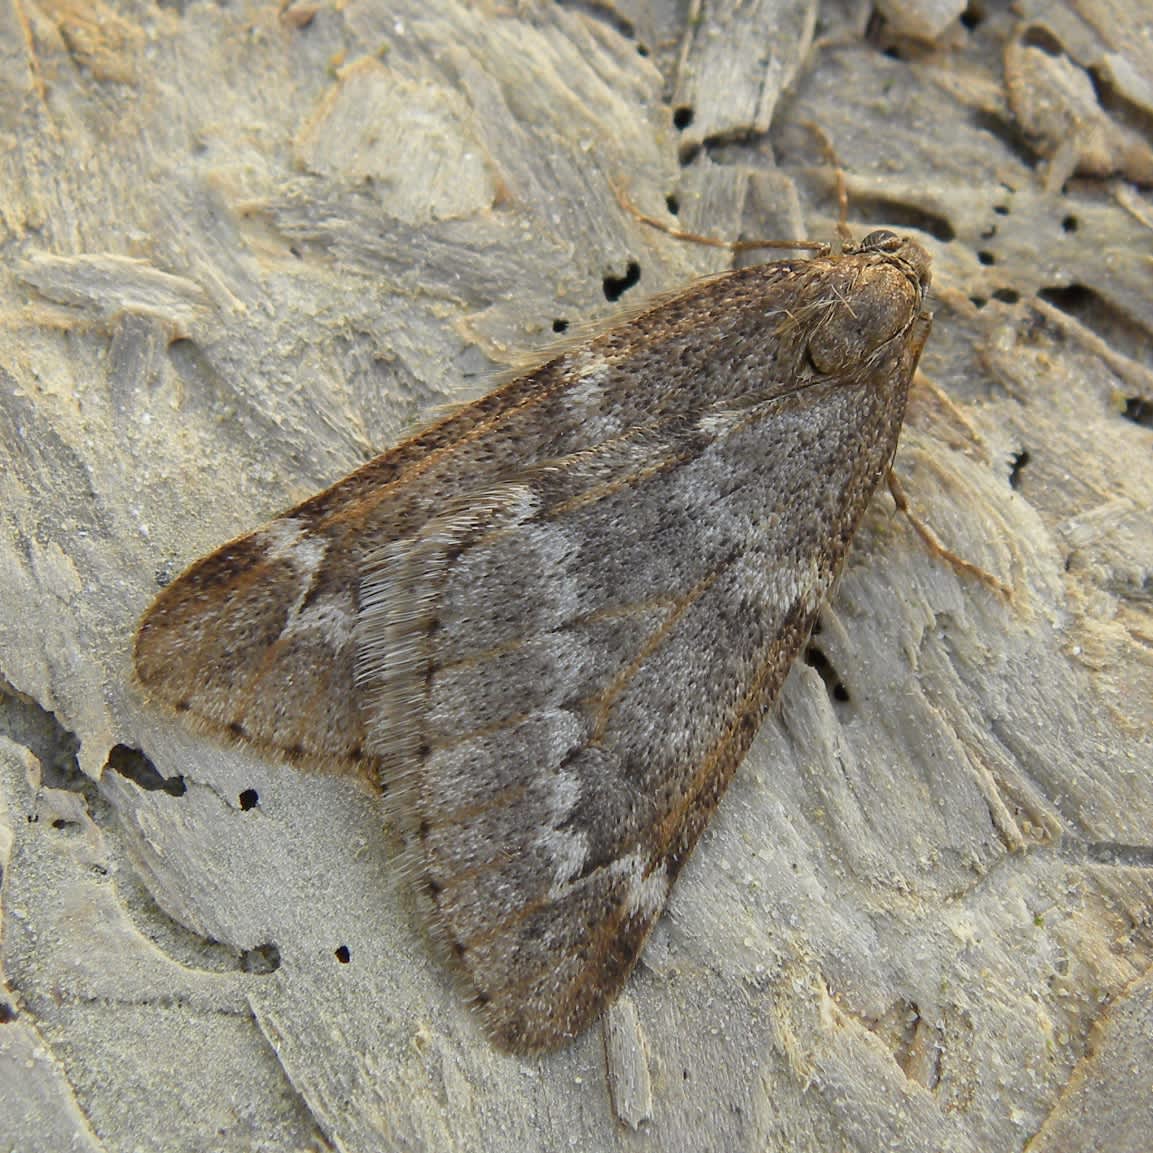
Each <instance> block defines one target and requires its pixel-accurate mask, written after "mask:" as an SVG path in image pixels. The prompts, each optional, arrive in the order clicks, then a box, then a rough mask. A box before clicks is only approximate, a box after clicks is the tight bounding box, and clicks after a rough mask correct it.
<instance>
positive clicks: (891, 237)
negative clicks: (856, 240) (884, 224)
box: [857, 228, 905, 252]
mask: <svg viewBox="0 0 1153 1153" xmlns="http://www.w3.org/2000/svg"><path fill="white" fill-rule="evenodd" d="M904 243H905V242H904V241H903V240H902V239H901V238H900V237H899V236H898V235H897V234H896V233H895V232H890V231H889V230H888V229H887V228H878V229H877V230H876V231H875V232H870V233H869V235H868V236H866V237H865V239H864V240H862V241H861V243H860V244H859V245H858V247H857V251H858V252H866V251H867V252H897V251H899V250H900V248H901V247H902V245H903V244H904Z"/></svg>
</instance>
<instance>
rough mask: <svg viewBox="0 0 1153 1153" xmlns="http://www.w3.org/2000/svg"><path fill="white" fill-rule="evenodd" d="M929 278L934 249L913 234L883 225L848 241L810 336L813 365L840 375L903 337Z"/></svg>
mask: <svg viewBox="0 0 1153 1153" xmlns="http://www.w3.org/2000/svg"><path fill="white" fill-rule="evenodd" d="M930 279H931V260H930V258H929V254H928V252H926V251H925V249H924V248H922V247H921V245H920V244H918V243H917V242H916V241H915V240H912V239H911V238H909V237H905V236H898V235H897V234H896V233H894V232H889V231H888V230H887V229H878V230H877V231H875V232H870V233H869V234H868V236H866V237H865V238H864V240H862V241H861V242H860V243H859V244H854V245H851V246H848V247H846V249H845V251H844V254H843V256H842V257H841V258H840V260H839V262H838V264H837V267H836V269H835V270H834V273H833V280H834V283H833V284H832V286H831V287H830V289H829V291H828V292H827V293H826V295H825V296H824V297H823V299H822V300H821V306H822V311H823V313H824V315H823V316H822V318H821V321H820V323H819V324H818V325H816V327H815V329H814V331H813V333H812V335H811V336H810V337H809V345H808V353H809V360H810V362H811V363H812V366H813V368H814V369H816V371H817V372H818V373H820V374H821V375H823V376H834V375H840V374H843V373H845V372H847V371H849V370H850V369H852V368H853V367H854V366H861V365H863V364H865V363H867V362H868V361H870V360H871V359H872V358H873V357H874V356H875V355H879V354H883V352H884V350H885V349H886V347H889V346H890V345H891V344H892V342H893V341H901V340H902V339H903V337H904V336H905V334H906V333H908V331H909V329H910V327H911V326H912V325H913V324H914V323H915V322H916V321H917V320H918V318H919V317H920V316H921V307H922V305H923V303H924V300H925V293H926V292H927V291H928V288H929V281H930Z"/></svg>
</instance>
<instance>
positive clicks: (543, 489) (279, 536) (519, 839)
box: [135, 231, 931, 1053]
mask: <svg viewBox="0 0 1153 1153" xmlns="http://www.w3.org/2000/svg"><path fill="white" fill-rule="evenodd" d="M929 281H930V259H929V255H928V253H927V252H926V251H925V249H924V248H923V247H922V246H921V245H920V244H918V243H917V242H916V241H915V240H913V239H909V238H903V237H899V236H897V235H894V234H893V233H891V232H887V231H878V232H873V233H871V234H870V235H869V236H867V237H865V239H864V240H863V241H861V242H860V243H859V244H856V245H848V246H846V247H845V248H844V250H843V251H842V252H840V253H837V254H833V253H828V252H825V253H823V254H821V255H819V256H817V257H814V258H808V259H789V260H780V261H775V262H773V263H769V264H762V265H759V266H754V267H749V268H745V269H741V270H737V271H733V272H728V273H724V274H721V275H719V276H716V277H713V278H710V279H706V280H703V281H700V282H697V283H695V284H693V285H691V286H689V287H688V288H686V289H685V290H683V291H681V292H678V293H676V294H674V295H670V296H667V297H665V298H663V299H661V300H658V301H656V302H655V303H654V304H653V305H652V306H651V307H648V308H647V309H645V310H643V311H640V312H638V313H636V314H633V315H630V316H628V317H627V318H626V319H624V320H623V321H621V322H618V323H616V324H615V325H611V326H609V327H607V328H606V329H604V330H603V331H601V332H600V333H598V334H593V335H589V336H587V337H586V338H583V339H582V340H580V341H578V342H576V343H572V344H569V345H567V346H564V347H561V348H559V349H557V350H555V351H554V352H553V354H551V355H549V356H547V357H546V358H545V359H544V360H543V362H542V363H540V364H539V366H538V367H536V368H534V369H532V370H531V371H528V372H525V373H523V374H521V375H519V376H516V377H515V378H513V379H510V380H508V381H507V382H506V383H504V384H502V385H501V386H500V387H498V388H497V389H496V390H495V391H493V392H491V393H489V394H488V395H487V396H484V397H482V398H481V399H479V400H477V401H475V402H474V403H471V404H468V405H466V406H464V407H461V408H459V409H457V410H456V411H454V412H452V413H451V414H449V415H447V416H445V417H444V418H443V419H441V420H440V421H439V422H438V423H435V424H432V425H431V426H430V427H428V428H426V429H425V430H424V431H423V432H420V433H419V434H418V435H416V436H413V437H412V438H411V439H409V440H406V441H404V442H403V443H401V444H399V445H397V446H396V447H395V448H392V449H390V450H389V451H388V452H385V453H384V454H383V455H382V456H379V457H377V458H376V459H375V460H373V461H371V462H370V463H368V464H366V465H365V466H364V467H362V468H360V469H358V470H357V471H356V472H354V473H352V475H350V476H348V477H346V478H345V479H344V480H341V481H338V482H337V483H336V484H335V485H333V486H332V487H331V488H329V489H327V490H325V491H324V492H321V493H320V494H319V495H317V496H314V497H312V498H311V499H310V500H307V501H305V502H304V503H303V504H300V505H297V506H296V507H295V508H293V509H290V510H289V511H288V512H285V513H284V514H282V515H281V516H279V517H277V518H276V519H275V520H273V521H272V522H270V523H269V524H267V525H265V526H264V527H263V528H260V529H258V530H257V531H255V532H253V533H250V534H249V535H247V536H242V537H239V538H238V539H236V540H234V541H232V542H231V543H229V544H226V545H224V546H223V547H222V548H220V549H219V550H218V551H216V552H214V553H212V554H211V555H210V556H207V557H205V558H204V559H202V560H200V561H198V562H197V563H195V564H194V565H193V566H192V567H191V568H190V569H188V570H187V571H186V572H185V573H184V574H183V575H182V576H180V577H179V578H178V579H177V580H175V581H174V582H173V583H172V584H170V585H169V586H168V587H167V588H165V589H164V590H163V591H162V592H161V593H160V595H159V596H158V597H157V598H156V601H155V603H154V604H153V605H152V607H151V608H150V609H149V610H148V611H147V613H146V614H145V616H144V618H143V620H142V621H141V624H140V628H139V632H138V634H137V637H136V647H135V662H136V672H137V676H138V678H139V681H140V683H141V684H142V685H143V687H144V689H145V690H146V691H147V693H149V694H150V695H151V696H153V697H155V698H157V699H159V700H160V701H162V702H167V703H168V704H169V705H170V706H173V707H174V708H175V709H177V710H179V711H180V712H181V713H183V714H185V715H186V717H187V718H189V719H191V720H192V721H193V722H196V723H199V724H200V725H201V726H203V727H207V728H208V729H210V730H213V731H214V732H216V733H218V734H223V735H224V736H225V737H227V738H231V739H234V740H237V741H241V742H244V743H246V744H248V745H251V746H254V747H255V748H257V749H259V750H261V751H262V752H265V753H267V754H268V755H270V756H273V757H279V758H282V759H287V760H288V761H291V762H295V763H299V764H301V765H304V766H309V767H312V768H315V769H319V770H323V771H333V772H356V773H367V774H370V775H372V776H374V777H375V778H377V779H378V780H379V781H380V782H381V784H382V785H383V786H384V788H385V790H386V793H387V796H388V798H389V800H390V802H391V807H392V810H393V813H394V815H395V820H396V821H397V822H398V823H399V826H400V830H401V832H402V833H403V835H404V837H405V839H406V842H407V844H408V851H409V852H411V853H412V855H413V861H412V866H413V867H412V872H413V875H414V877H415V878H416V880H417V883H418V884H419V886H420V889H421V890H422V892H423V893H424V894H425V896H426V898H427V902H428V905H429V908H430V914H431V917H430V923H431V925H432V928H433V930H434V936H435V937H437V938H439V939H440V940H442V941H443V942H444V943H445V945H446V946H447V947H448V950H449V952H450V953H451V954H452V956H453V957H455V960H456V964H457V967H458V969H459V972H460V973H461V974H463V977H464V980H465V982H466V984H467V987H468V990H469V993H470V996H471V999H472V1001H473V1002H474V1003H475V1005H476V1006H477V1007H478V1008H479V1010H480V1012H481V1014H482V1015H483V1020H484V1022H485V1024H486V1026H487V1028H488V1030H489V1032H490V1034H491V1036H492V1038H493V1039H494V1041H496V1042H497V1043H498V1044H499V1045H500V1046H502V1047H504V1048H506V1049H508V1050H510V1051H513V1052H518V1053H528V1052H534V1051H540V1050H546V1049H550V1048H554V1047H556V1046H559V1045H561V1044H564V1043H565V1042H567V1041H568V1040H570V1039H571V1038H573V1037H574V1036H576V1035H577V1034H579V1033H580V1032H581V1031H582V1030H584V1029H585V1028H586V1027H588V1026H589V1025H590V1024H591V1023H592V1022H593V1021H594V1020H595V1019H596V1017H597V1016H598V1014H599V1013H600V1012H601V1011H602V1010H603V1009H604V1007H605V1006H606V1005H607V1004H608V1003H609V1002H610V1001H611V1000H612V999H613V997H614V996H615V995H616V994H617V993H618V991H619V990H620V988H621V986H622V984H623V983H624V982H625V980H626V979H627V977H628V976H629V973H630V972H631V970H632V968H633V966H634V965H635V964H636V962H637V958H638V955H639V954H640V952H641V949H642V947H643V945H644V942H645V939H646V938H647V936H648V934H649V932H650V930H651V929H652V927H653V925H654V923H655V921H656V919H657V918H658V916H659V915H660V913H661V911H662V909H663V908H664V905H665V902H666V899H667V897H668V894H669V890H670V887H671V886H672V884H673V882H674V881H675V879H676V877H677V874H678V873H679V872H680V870H681V867H682V866H683V865H684V863H685V861H686V859H687V858H688V856H689V854H690V853H691V852H692V850H693V846H694V845H695V844H696V842H697V839H698V838H699V836H700V834H701V831H702V830H703V829H704V827H705V824H706V823H707V821H708V819H709V817H710V815H711V814H712V812H713V810H714V809H715V808H716V806H717V803H718V801H719V800H720V798H721V794H722V793H723V792H724V790H725V786H726V785H727V784H728V782H729V780H730V778H731V777H732V775H733V772H734V771H735V769H736V767H737V765H738V764H739V763H740V761H741V759H742V758H743V757H744V755H745V753H746V752H747V750H748V748H749V745H750V743H751V742H752V740H753V737H754V735H755V734H756V732H757V729H758V727H759V725H760V723H761V721H762V719H763V718H764V716H765V714H766V711H767V710H768V709H769V707H770V705H771V704H772V702H773V699H774V698H775V696H776V695H777V692H778V690H779V689H780V687H781V684H782V682H783V681H784V679H785V676H786V674H787V672H788V670H789V667H790V665H791V664H792V661H793V659H794V657H795V656H796V654H797V652H798V651H799V650H800V648H801V647H802V645H803V644H804V643H805V641H806V639H807V637H808V635H809V632H810V630H811V628H812V626H813V624H814V621H815V619H816V616H817V614H818V612H819V610H820V608H821V605H822V603H823V601H824V600H825V598H826V596H827V594H828V592H829V590H830V587H831V586H832V584H833V581H834V579H835V577H836V575H837V573H838V571H839V569H840V567H841V564H842V561H843V560H844V556H845V551H846V549H847V548H848V545H849V541H850V539H851V537H852V535H853V532H854V530H855V528H856V526H857V523H858V521H859V520H860V518H861V516H862V514H863V512H864V510H865V508H866V506H867V505H868V503H869V500H870V498H871V496H872V494H873V491H874V489H875V488H876V486H877V484H878V482H879V481H880V480H881V479H882V478H883V477H884V476H885V474H886V472H887V470H888V468H889V466H890V464H891V462H892V458H893V454H894V452H895V450H896V445H897V438H898V436H899V433H900V429H901V423H902V420H903V417H904V412H905V402H906V394H907V392H908V389H909V385H910V382H911V380H912V377H913V373H914V371H915V369H916V366H917V362H918V359H919V357H920V355H921V350H922V348H923V347H924V344H925V341H926V339H927V337H928V334H929V329H930V324H931V317H930V315H929V313H928V312H926V310H925V298H926V293H927V291H928V287H929Z"/></svg>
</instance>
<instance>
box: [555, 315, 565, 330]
mask: <svg viewBox="0 0 1153 1153" xmlns="http://www.w3.org/2000/svg"><path fill="white" fill-rule="evenodd" d="M552 330H553V332H568V321H567V320H561V319H560V317H557V319H556V320H554V321H553V322H552Z"/></svg>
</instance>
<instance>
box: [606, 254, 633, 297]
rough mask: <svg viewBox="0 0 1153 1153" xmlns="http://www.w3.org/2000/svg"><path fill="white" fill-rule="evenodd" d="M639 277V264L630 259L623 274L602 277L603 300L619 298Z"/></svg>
mask: <svg viewBox="0 0 1153 1153" xmlns="http://www.w3.org/2000/svg"><path fill="white" fill-rule="evenodd" d="M640 278H641V266H640V265H639V264H638V263H637V262H636V261H635V260H630V261H629V263H628V267H627V268H626V269H625V274H624V276H606V277H605V278H604V281H603V284H604V292H605V300H611V301H614V302H615V301H617V300H620V298H621V297H622V296H624V294H625V293H626V292H628V290H629V289H630V288H632V287H633V286H634V285H636V284H637V283H638V282H639V281H640Z"/></svg>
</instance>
